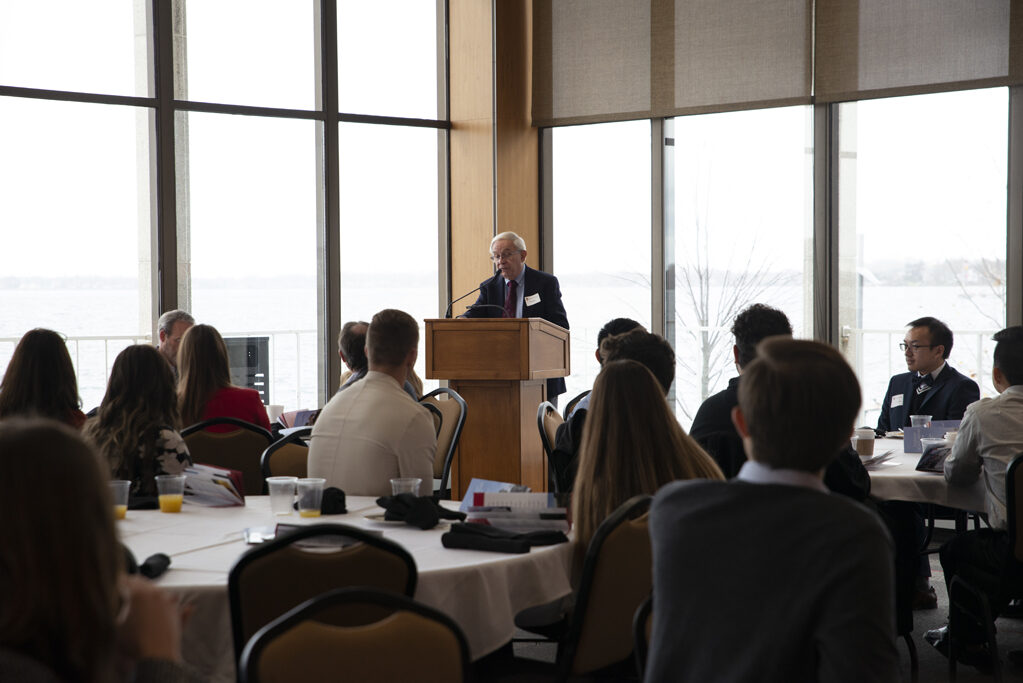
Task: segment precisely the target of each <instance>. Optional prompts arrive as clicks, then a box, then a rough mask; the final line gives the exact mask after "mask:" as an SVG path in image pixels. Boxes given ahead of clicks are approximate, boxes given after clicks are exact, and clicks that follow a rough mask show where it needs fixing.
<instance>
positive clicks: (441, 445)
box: [419, 387, 468, 498]
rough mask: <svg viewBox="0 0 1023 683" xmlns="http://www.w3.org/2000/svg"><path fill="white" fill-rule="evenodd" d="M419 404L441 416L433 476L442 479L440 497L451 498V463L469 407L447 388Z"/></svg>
mask: <svg viewBox="0 0 1023 683" xmlns="http://www.w3.org/2000/svg"><path fill="white" fill-rule="evenodd" d="M419 402H420V403H422V404H423V405H425V406H426V407H427V408H432V409H434V410H436V411H437V412H438V413H440V415H441V424H440V427H439V429H438V430H437V454H436V456H435V457H434V459H433V476H434V478H435V479H440V488H439V491H438V496H439V497H440V498H449V497H450V496H451V487H450V486H448V479H449V478H450V476H451V461H452V460H453V459H454V457H455V449H456V448H458V440H459V439H460V438H461V437H462V427H464V426H465V414H466V412H467V411H468V406H467V405H466V403H465V399H463V398H462V397H461V396H459V395H458V392H456V391H455V390H454V389H448V388H447V387H441V388H440V389H434V390H433V391H431V392H430V393H428V394H427V395H426V396H423V397H422V398H421V399H419Z"/></svg>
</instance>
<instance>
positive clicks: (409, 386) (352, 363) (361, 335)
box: [317, 320, 423, 419]
mask: <svg viewBox="0 0 1023 683" xmlns="http://www.w3.org/2000/svg"><path fill="white" fill-rule="evenodd" d="M367 330H369V323H364V322H362V321H361V320H355V321H350V322H346V323H345V324H344V326H343V327H342V328H341V333H340V334H338V336H337V355H339V356H341V362H343V363H344V364H345V365H346V366H347V367H348V372H347V373H346V374H345V375H343V376H342V378H341V380H342V381H341V386H339V387H338V388H337V393H341V392H342V391H344V390H345V389H347V388H348V387H350V386H352V385H353V384H355V383H356V382H358V381H359V380H360V379H362V378H363V377H365V376H366V373H367V372H368V371H369V359H367V358H366V331H367ZM416 382H418V384H419V389H418V391H417V390H416V384H415V383H416ZM402 388H403V389H404V390H405V391H406V392H408V395H409V396H411V397H412V400H413V401H418V400H419V397H420V395H421V394H422V391H423V382H422V380H420V379H419V377H418V376H417V375H416V372H415V370H411V369H410V370H409V376H408V378H407V379H406V380H405V382H404V383H403V384H402ZM318 417H319V416H317V419H318Z"/></svg>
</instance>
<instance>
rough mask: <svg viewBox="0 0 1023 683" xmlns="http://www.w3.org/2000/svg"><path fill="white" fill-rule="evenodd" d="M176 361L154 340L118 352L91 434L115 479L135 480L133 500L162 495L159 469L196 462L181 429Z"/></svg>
mask: <svg viewBox="0 0 1023 683" xmlns="http://www.w3.org/2000/svg"><path fill="white" fill-rule="evenodd" d="M174 383H175V382H174V373H173V372H171V366H170V363H168V362H167V360H166V359H165V358H164V357H163V355H162V354H161V353H160V352H159V351H158V350H157V349H154V348H153V347H152V346H148V345H145V344H136V345H135V346H129V347H128V348H126V349H125V350H123V351H121V352H120V353H119V354H117V358H115V359H114V367H113V368H112V369H111V371H110V381H109V382H107V391H106V394H104V396H103V402H102V403H100V405H99V410H98V412H97V414H96V417H94V418H92V419H91V420H89V421H88V422H87V423H86V425H85V430H84V435H85V437H86V438H87V439H88V440H89V441H90V442H92V444H93V445H95V446H96V449H97V450H98V451H99V453H100V456H101V457H102V458H103V459H104V461H105V462H107V463H108V464H109V468H110V474H111V477H112V478H113V479H126V480H128V481H130V482H131V488H130V489H129V501H138V500H139V499H141V498H152V499H153V500H155V499H156V496H157V491H156V480H155V479H154V477H155V476H156V475H158V474H181V473H182V472H183V471H184V470H185V468H186V467H188V466H189V465H191V464H192V460H191V458H190V457H189V455H188V446H186V445H185V441H184V439H182V438H181V435H180V434H178V431H177V425H178V422H179V419H178V398H177V393H176V392H175V390H174Z"/></svg>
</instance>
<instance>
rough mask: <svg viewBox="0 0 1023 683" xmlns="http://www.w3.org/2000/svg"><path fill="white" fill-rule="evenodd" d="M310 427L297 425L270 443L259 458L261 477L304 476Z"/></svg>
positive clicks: (311, 431)
mask: <svg viewBox="0 0 1023 683" xmlns="http://www.w3.org/2000/svg"><path fill="white" fill-rule="evenodd" d="M312 433H313V428H312V427H299V428H298V429H296V430H295V431H293V432H291V433H290V434H288V435H287V436H282V437H281V438H279V439H277V440H276V441H274V442H273V443H272V444H270V445H269V446H268V447H267V449H266V450H265V451H263V455H262V456H261V457H260V459H259V465H260V469H261V470H262V472H263V478H264V479H265V478H266V477H300V478H301V477H305V476H306V463H307V462H308V460H309V444H308V443H306V442H307V441H308V440H309V436H310V435H311V434H312Z"/></svg>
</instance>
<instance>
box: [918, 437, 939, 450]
mask: <svg viewBox="0 0 1023 683" xmlns="http://www.w3.org/2000/svg"><path fill="white" fill-rule="evenodd" d="M944 445H945V440H944V439H938V438H931V437H927V436H925V437H924V438H922V439H920V450H921V451H926V450H927V449H928V448H931V447H932V446H944Z"/></svg>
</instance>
